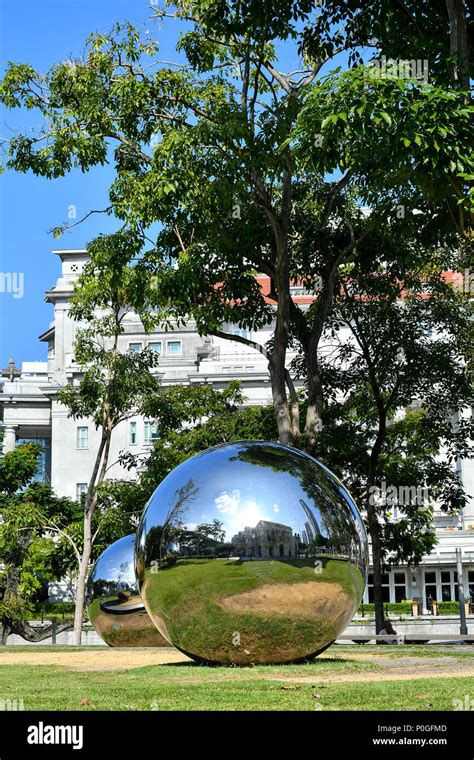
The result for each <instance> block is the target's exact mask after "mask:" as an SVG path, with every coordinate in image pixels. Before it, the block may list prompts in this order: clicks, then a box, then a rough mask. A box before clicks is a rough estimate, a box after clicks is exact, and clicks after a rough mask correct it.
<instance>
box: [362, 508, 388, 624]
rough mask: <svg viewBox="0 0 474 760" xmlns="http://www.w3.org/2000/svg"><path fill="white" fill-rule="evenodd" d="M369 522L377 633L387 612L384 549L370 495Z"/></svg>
mask: <svg viewBox="0 0 474 760" xmlns="http://www.w3.org/2000/svg"><path fill="white" fill-rule="evenodd" d="M366 511H367V522H368V529H369V535H370V540H371V543H372V567H373V574H374V605H375V633H376V634H378V632H379V631H380V630H381V629H382V627H383V622H384V619H385V613H384V609H383V596H382V551H381V544H380V527H379V522H378V520H377V514H376V512H375V509H374V507H373V505H372V504H371V503H370V496H368V497H367V501H366Z"/></svg>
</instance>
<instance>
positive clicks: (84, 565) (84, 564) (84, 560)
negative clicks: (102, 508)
mask: <svg viewBox="0 0 474 760" xmlns="http://www.w3.org/2000/svg"><path fill="white" fill-rule="evenodd" d="M91 553H92V512H91V511H90V510H85V511H84V545H83V548H82V554H81V561H80V563H79V574H78V577H77V586H76V604H75V607H74V637H73V644H74V646H80V644H81V640H82V619H83V616H84V604H85V594H86V579H87V571H88V569H89V561H90V558H91Z"/></svg>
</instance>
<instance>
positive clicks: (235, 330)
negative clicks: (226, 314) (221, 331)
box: [225, 323, 251, 340]
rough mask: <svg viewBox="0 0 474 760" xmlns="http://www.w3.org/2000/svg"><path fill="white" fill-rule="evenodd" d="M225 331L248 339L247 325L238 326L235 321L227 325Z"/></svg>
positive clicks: (249, 332)
mask: <svg viewBox="0 0 474 760" xmlns="http://www.w3.org/2000/svg"><path fill="white" fill-rule="evenodd" d="M225 331H226V332H227V333H230V335H239V336H240V337H241V338H247V340H250V337H251V331H250V330H249V329H248V328H247V327H240V326H239V325H237V324H235V323H232V324H229V325H227V327H226V330H225Z"/></svg>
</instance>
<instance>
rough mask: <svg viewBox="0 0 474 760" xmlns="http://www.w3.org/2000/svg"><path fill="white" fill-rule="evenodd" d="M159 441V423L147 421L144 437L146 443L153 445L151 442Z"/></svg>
mask: <svg viewBox="0 0 474 760" xmlns="http://www.w3.org/2000/svg"><path fill="white" fill-rule="evenodd" d="M157 439H158V423H157V422H151V421H149V420H147V421H146V422H145V435H144V441H145V443H151V441H156V440H157Z"/></svg>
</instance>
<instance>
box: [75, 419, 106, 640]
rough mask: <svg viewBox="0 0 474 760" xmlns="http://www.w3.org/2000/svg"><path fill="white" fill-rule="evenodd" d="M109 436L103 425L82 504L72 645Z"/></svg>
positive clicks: (78, 627) (80, 612) (81, 608)
mask: <svg viewBox="0 0 474 760" xmlns="http://www.w3.org/2000/svg"><path fill="white" fill-rule="evenodd" d="M110 438H111V430H110V429H109V428H105V427H104V429H103V432H102V439H101V442H100V446H99V449H98V451H97V456H96V459H95V463H94V469H93V472H92V475H91V479H90V481H89V487H88V489H87V495H86V501H85V504H84V523H83V526H84V528H83V530H84V544H83V548H82V553H81V557H80V562H79V574H78V578H77V586H76V600H75V607H74V637H73V643H74V646H80V644H81V640H82V620H83V617H84V605H85V594H86V580H87V572H88V569H89V562H90V558H91V554H92V516H93V514H94V510H95V506H96V503H97V491H96V489H97V486H99V485H100V484H101V483H102V481H103V480H104V478H105V473H106V471H107V462H108V459H109V449H110Z"/></svg>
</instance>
